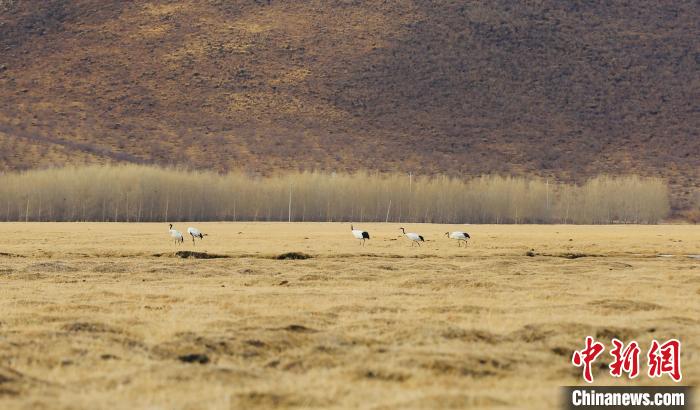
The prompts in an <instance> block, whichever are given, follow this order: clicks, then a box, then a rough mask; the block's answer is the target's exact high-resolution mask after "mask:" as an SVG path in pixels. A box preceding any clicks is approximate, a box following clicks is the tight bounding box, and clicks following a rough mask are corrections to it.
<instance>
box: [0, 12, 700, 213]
mask: <svg viewBox="0 0 700 410" xmlns="http://www.w3.org/2000/svg"><path fill="white" fill-rule="evenodd" d="M698 21H700V8H698V6H697V3H696V2H694V1H675V2H662V3H661V4H660V3H658V2H654V1H646V0H642V1H630V2H603V3H599V2H595V3H594V2H579V1H577V2H561V1H542V2H537V4H536V5H533V4H523V2H520V1H515V0H513V1H497V2H486V3H482V2H458V1H395V2H391V1H389V2H387V1H366V2H359V1H352V0H345V1H341V0H337V1H313V2H280V1H224V0H209V1H191V2H186V1H182V2H144V1H138V2H129V1H116V0H99V1H98V0H75V1H71V2H65V1H58V0H51V1H46V0H43V1H39V0H0V101H2V103H0V169H18V168H31V167H38V166H45V165H52V164H64V163H82V162H90V163H94V162H106V161H124V162H143V163H158V164H178V165H185V166H193V167H205V168H213V169H217V170H226V169H231V168H238V167H242V168H246V169H250V170H252V171H258V172H270V171H272V170H279V169H290V168H295V169H296V168H316V169H333V170H355V169H361V168H370V169H377V170H383V171H385V170H403V171H414V172H417V173H434V172H448V173H451V174H479V173H514V174H538V175H542V176H551V177H555V178H560V179H565V180H582V179H583V178H585V177H588V176H590V175H592V174H598V173H615V174H617V173H638V174H641V175H649V176H651V175H661V176H664V177H666V178H668V180H669V182H670V183H671V186H672V188H673V194H674V199H675V205H676V207H677V208H680V207H684V206H686V204H687V200H688V198H690V197H691V195H692V192H693V190H694V189H697V188H698V187H700V182H698V177H700V171H699V170H700V136H699V135H698V133H699V131H698V130H700V120H699V115H698V113H699V112H700V107H699V106H698V101H700V98H699V97H700V92H699V91H700V78H699V76H698V63H699V62H700V47H699V45H698V40H697V39H698V38H700V28H699V25H698V23H697V22H698Z"/></svg>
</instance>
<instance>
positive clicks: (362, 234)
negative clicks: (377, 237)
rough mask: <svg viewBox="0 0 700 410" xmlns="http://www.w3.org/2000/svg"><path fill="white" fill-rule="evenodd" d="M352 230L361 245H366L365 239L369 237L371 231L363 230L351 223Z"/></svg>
mask: <svg viewBox="0 0 700 410" xmlns="http://www.w3.org/2000/svg"><path fill="white" fill-rule="evenodd" d="M350 231H351V232H352V236H354V237H355V239H359V240H360V241H362V242H360V245H361V246H365V241H366V240H367V239H369V232H367V231H363V230H361V229H355V227H353V226H352V225H350Z"/></svg>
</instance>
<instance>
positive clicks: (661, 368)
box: [647, 339, 683, 382]
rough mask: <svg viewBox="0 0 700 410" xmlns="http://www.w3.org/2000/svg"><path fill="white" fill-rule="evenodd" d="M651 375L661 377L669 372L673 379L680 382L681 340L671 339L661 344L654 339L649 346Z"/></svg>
mask: <svg viewBox="0 0 700 410" xmlns="http://www.w3.org/2000/svg"><path fill="white" fill-rule="evenodd" d="M647 357H648V359H649V377H661V376H662V375H663V374H664V373H667V374H668V375H669V376H671V378H672V379H673V381H675V382H679V381H681V379H682V378H683V376H682V375H681V342H680V341H678V340H676V339H671V340H669V341H668V342H666V343H664V344H662V345H660V346H659V342H657V341H656V340H653V341H652V342H651V347H650V348H649V354H648V355H647Z"/></svg>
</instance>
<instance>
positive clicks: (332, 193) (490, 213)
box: [0, 165, 670, 224]
mask: <svg viewBox="0 0 700 410" xmlns="http://www.w3.org/2000/svg"><path fill="white" fill-rule="evenodd" d="M669 212H670V207H669V195H668V188H667V186H666V184H665V183H664V182H663V181H662V180H660V179H657V178H642V177H637V176H619V177H611V176H599V177H596V178H593V179H590V180H589V181H587V182H586V183H584V184H583V185H569V184H560V183H551V182H547V181H544V180H541V179H528V178H522V177H503V176H493V175H490V176H481V177H475V178H470V179H458V178H450V177H415V176H409V175H406V174H371V173H355V174H336V173H319V172H292V173H287V174H282V175H278V176H271V177H256V176H250V175H247V174H245V173H242V172H233V173H228V174H225V175H221V174H217V173H214V172H208V171H186V170H177V169H167V168H157V167H148V166H140V165H123V166H83V167H75V168H57V169H45V170H31V171H26V172H17V173H5V174H0V220H6V221H127V222H148V221H183V220H188V221H195V220H202V221H204V220H215V221H231V220H235V221H358V222H362V221H392V222H433V223H575V224H607V223H644V224H647V223H657V222H659V221H660V220H661V219H663V218H665V217H666V216H668V214H669Z"/></svg>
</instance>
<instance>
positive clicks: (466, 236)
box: [445, 231, 471, 248]
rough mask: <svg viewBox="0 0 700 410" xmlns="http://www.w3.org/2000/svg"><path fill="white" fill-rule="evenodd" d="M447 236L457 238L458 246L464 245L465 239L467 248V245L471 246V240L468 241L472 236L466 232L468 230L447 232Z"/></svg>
mask: <svg viewBox="0 0 700 410" xmlns="http://www.w3.org/2000/svg"><path fill="white" fill-rule="evenodd" d="M445 236H447V237H448V238H450V239H456V240H457V246H462V245H461V242H462V241H464V247H465V248H466V247H467V246H469V242H467V241H468V240H469V238H471V236H469V234H468V233H466V232H461V231H455V232H445Z"/></svg>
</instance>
